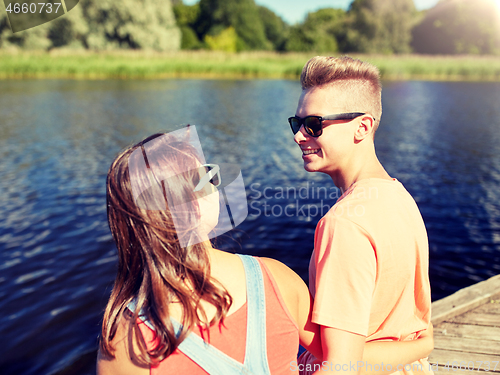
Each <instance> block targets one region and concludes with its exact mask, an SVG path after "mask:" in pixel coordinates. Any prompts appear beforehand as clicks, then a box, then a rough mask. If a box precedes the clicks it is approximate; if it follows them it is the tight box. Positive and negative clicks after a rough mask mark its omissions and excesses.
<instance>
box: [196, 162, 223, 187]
mask: <svg viewBox="0 0 500 375" xmlns="http://www.w3.org/2000/svg"><path fill="white" fill-rule="evenodd" d="M199 169H200V175H201V176H203V177H201V178H200V181H199V182H198V184H197V185H196V186H195V188H194V191H195V192H197V191H200V190H202V189H203V188H204V187H205V186H206V185H207V184H208V183H209V182H210V184H212V186H213V187H218V186H220V184H221V182H222V180H221V178H220V167H219V166H218V165H217V164H203V165H202V166H201V167H200V168H199Z"/></svg>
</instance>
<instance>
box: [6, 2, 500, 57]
mask: <svg viewBox="0 0 500 375" xmlns="http://www.w3.org/2000/svg"><path fill="white" fill-rule="evenodd" d="M499 13H500V12H499V10H498V9H497V6H496V4H495V2H494V1H493V0H474V1H470V0H440V1H439V2H438V4H437V5H436V6H435V7H434V8H432V9H430V10H428V11H425V12H417V11H416V9H415V6H414V3H413V0H354V1H353V2H352V3H351V5H350V7H349V9H347V10H343V9H333V8H325V9H320V10H318V11H316V12H311V13H309V14H307V16H306V17H305V19H304V21H303V22H301V23H298V24H295V25H288V24H287V23H286V22H285V21H283V19H281V18H280V17H279V16H278V15H276V14H275V13H274V12H273V11H271V10H270V9H268V8H266V7H264V6H259V5H257V4H256V3H255V1H254V0H199V2H197V3H196V4H194V5H186V4H184V3H183V2H182V0H171V2H170V1H169V0H167V1H165V0H85V1H83V0H82V1H80V3H79V5H78V6H76V7H75V8H74V9H73V10H71V12H69V14H67V15H65V16H63V17H60V18H58V19H56V20H54V21H52V22H49V23H47V24H44V25H42V26H38V27H35V28H33V29H30V30H27V31H23V32H19V33H15V34H12V32H11V31H10V29H9V25H8V23H7V17H6V13H2V15H1V17H0V47H4V48H5V47H9V46H18V47H22V48H37V49H50V48H55V47H66V48H88V49H97V50H107V49H116V48H149V49H155V50H159V51H168V50H176V49H179V48H182V49H211V50H222V51H228V52H237V51H245V50H273V51H279V52H287V51H290V52H293V51H296V52H302V51H309V52H318V53H348V52H359V53H384V54H391V53H408V52H417V53H428V54H465V53H467V54H500V21H499Z"/></svg>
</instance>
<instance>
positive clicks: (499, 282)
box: [432, 275, 500, 325]
mask: <svg viewBox="0 0 500 375" xmlns="http://www.w3.org/2000/svg"><path fill="white" fill-rule="evenodd" d="M496 297H500V275H496V276H493V277H491V278H489V279H488V280H485V281H481V282H480V283H477V284H474V285H472V286H469V287H467V288H463V289H461V290H459V291H458V292H456V293H453V294H452V295H451V296H448V297H445V298H443V299H440V300H439V301H435V302H433V303H432V324H434V325H438V324H439V323H441V322H443V321H445V320H447V319H451V318H452V317H453V316H457V315H460V314H463V313H464V312H467V311H469V310H472V309H473V308H475V307H478V306H480V305H482V304H484V303H486V302H487V301H490V300H492V299H495V298H496Z"/></svg>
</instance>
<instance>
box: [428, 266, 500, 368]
mask: <svg viewBox="0 0 500 375" xmlns="http://www.w3.org/2000/svg"><path fill="white" fill-rule="evenodd" d="M432 323H433V324H434V351H433V352H432V354H431V355H430V356H429V362H430V363H431V364H433V365H434V366H433V370H434V373H436V375H438V374H439V373H446V374H450V375H487V374H491V375H495V374H496V375H499V374H500V275H497V276H494V277H492V278H490V279H488V280H486V281H482V282H480V283H477V284H475V285H472V286H470V287H468V288H464V289H461V290H459V291H458V292H456V293H454V294H452V295H451V296H448V297H446V298H443V299H441V300H439V301H436V302H434V303H433V304H432ZM436 365H438V367H436Z"/></svg>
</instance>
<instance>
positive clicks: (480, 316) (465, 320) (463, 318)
mask: <svg viewBox="0 0 500 375" xmlns="http://www.w3.org/2000/svg"><path fill="white" fill-rule="evenodd" d="M446 321H447V322H452V323H462V324H472V325H482V326H491V327H500V314H498V315H497V314H484V313H480V312H478V313H477V312H476V310H473V311H469V312H466V313H465V314H462V315H458V316H454V317H453V318H451V319H448V320H446Z"/></svg>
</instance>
